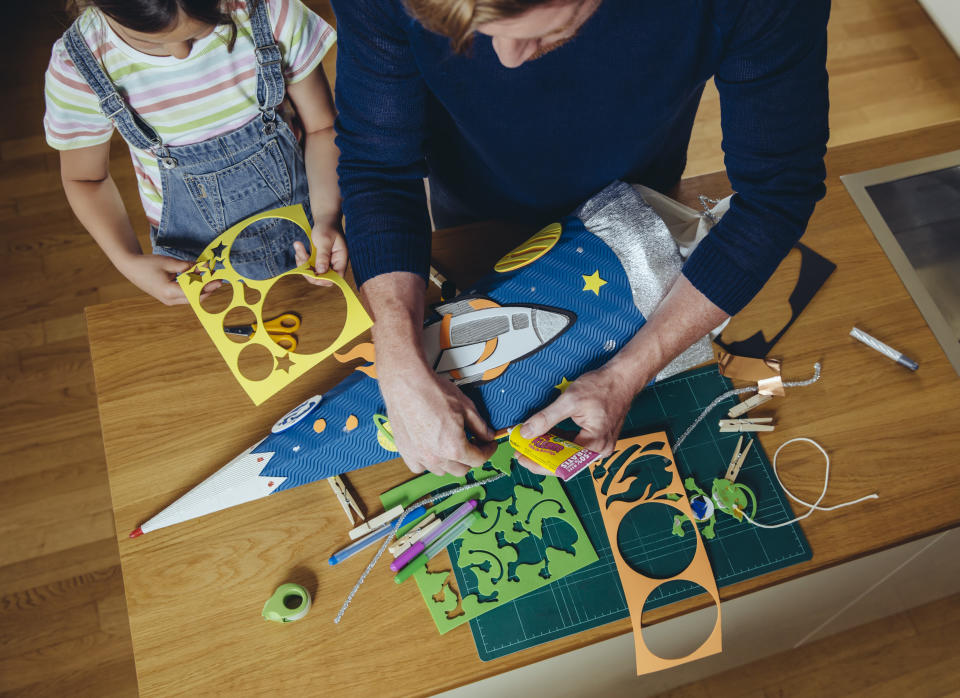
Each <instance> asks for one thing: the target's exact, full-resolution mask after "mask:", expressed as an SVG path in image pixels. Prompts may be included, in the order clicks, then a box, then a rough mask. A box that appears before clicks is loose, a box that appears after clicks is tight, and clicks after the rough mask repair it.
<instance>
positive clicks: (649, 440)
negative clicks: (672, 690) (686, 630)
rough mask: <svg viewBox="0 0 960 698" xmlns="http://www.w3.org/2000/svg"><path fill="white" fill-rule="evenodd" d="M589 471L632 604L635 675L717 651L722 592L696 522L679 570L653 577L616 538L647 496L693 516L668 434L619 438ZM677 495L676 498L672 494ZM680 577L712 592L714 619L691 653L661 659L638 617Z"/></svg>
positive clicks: (659, 433) (604, 523)
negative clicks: (686, 560) (687, 558)
mask: <svg viewBox="0 0 960 698" xmlns="http://www.w3.org/2000/svg"><path fill="white" fill-rule="evenodd" d="M591 475H593V477H592V478H591V479H592V480H593V484H594V487H595V488H596V491H597V500H598V501H599V503H600V514H601V515H602V517H603V525H604V527H605V528H606V531H607V538H609V540H610V549H611V550H612V551H613V559H614V560H616V563H617V572H618V573H619V574H620V581H621V583H622V584H623V593H624V595H625V596H626V599H627V607H628V608H629V609H630V621H631V623H632V624H633V637H634V646H635V648H636V655H637V676H640V675H643V674H649V673H652V672H654V671H661V670H662V669H669V668H671V667H675V666H678V665H680V664H685V663H687V662H691V661H693V660H695V659H701V658H703V657H708V656H710V655H712V654H717V653H719V652H720V650H721V636H720V595H719V594H718V593H717V582H716V579H714V576H713V569H712V568H711V567H710V560H709V559H708V558H707V550H706V548H705V547H704V545H703V540H702V539H701V538H700V531H699V530H698V529H697V526H696V524H694V526H693V532H694V535H695V536H696V538H697V549H696V552H695V553H694V555H693V560H691V562H690V564H689V565H688V566H687V567H686V569H684V570H683V571H682V572H679V573H678V574H676V575H674V576H672V577H669V578H667V579H653V578H650V577H647V576H645V575H643V574H640V573H639V572H637V571H636V570H635V569H634V568H633V567H631V566H630V565H629V564H627V562H626V561H625V560H624V559H623V555H622V554H621V553H620V546H619V545H618V543H617V532H618V530H619V529H620V525H621V523H622V522H623V520H624V518H625V517H626V515H627V514H628V513H630V512H631V511H632V510H633V509H634V508H635V507H638V506H644V505H646V504H648V503H651V502H656V503H657V504H663V505H666V506H669V507H672V508H674V509H676V510H677V512H678V513H680V514H685V515H686V516H687V517H688V518H689V519H690V521H696V519H695V518H694V516H693V511H692V510H691V508H690V502H689V501H688V500H687V495H686V492H685V491H684V489H683V483H682V482H681V481H680V474H679V473H678V472H677V465H676V463H675V462H674V458H673V451H672V450H671V449H670V445H669V442H668V441H667V435H666V434H665V433H664V432H662V431H661V432H656V433H653V434H647V435H645V436H636V437H633V438H630V439H621V440H620V441H618V442H617V447H616V450H615V451H614V452H613V455H611V456H610V457H609V458H606V459H605V460H603V461H602V462H601V463H599V464H597V465H595V466H593V468H592V472H591ZM667 480H669V484H667V485H666V486H663V483H664V482H666V481H667ZM676 496H679V498H678V499H671V498H670V497H676ZM678 580H680V581H687V582H693V583H694V584H699V585H700V586H701V587H702V588H704V589H705V590H706V591H707V593H708V594H710V596H712V597H713V600H714V603H716V604H717V622H716V624H715V625H714V627H713V630H712V631H711V632H710V635H709V637H707V639H706V640H705V641H704V642H703V644H702V645H700V647H698V648H697V649H696V650H694V651H693V652H691V653H690V654H689V655H687V656H686V657H680V658H678V659H664V658H663V657H658V656H657V655H655V654H654V653H653V652H651V651H650V649H649V648H648V647H647V645H646V642H644V639H643V632H642V629H641V622H640V620H641V616H642V614H643V606H644V604H645V603H646V601H647V598H648V597H649V596H650V594H652V593H653V591H654V590H655V589H656V588H657V587H659V586H661V585H662V584H666V583H668V582H672V581H678Z"/></svg>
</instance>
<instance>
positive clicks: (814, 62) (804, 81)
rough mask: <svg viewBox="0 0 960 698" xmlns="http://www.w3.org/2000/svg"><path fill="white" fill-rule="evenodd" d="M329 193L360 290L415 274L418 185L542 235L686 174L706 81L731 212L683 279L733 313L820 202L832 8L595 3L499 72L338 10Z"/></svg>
mask: <svg viewBox="0 0 960 698" xmlns="http://www.w3.org/2000/svg"><path fill="white" fill-rule="evenodd" d="M333 4H334V9H335V10H336V15H337V30H338V34H339V46H338V55H337V85H336V100H337V108H338V109H339V117H338V121H337V133H338V135H337V145H338V146H339V148H340V165H339V174H340V187H341V191H342V194H343V209H344V214H345V216H346V233H347V243H348V246H349V250H350V257H351V260H352V263H353V268H354V273H355V275H356V279H357V283H358V284H362V283H363V282H364V281H366V280H367V279H369V278H371V277H373V276H376V275H378V274H383V273H387V272H392V271H409V272H414V273H417V274H420V275H421V276H424V277H426V275H427V271H428V265H429V256H430V227H429V222H428V217H427V209H426V201H425V197H424V191H423V185H422V182H421V179H422V178H423V177H424V176H427V175H429V176H430V178H431V182H436V183H437V186H442V187H443V188H444V189H446V190H447V191H449V192H451V193H453V194H454V196H456V197H457V198H459V199H461V200H462V201H463V202H465V203H466V204H467V205H468V206H469V208H470V209H471V210H474V211H480V212H482V213H483V215H484V216H486V217H488V218H490V219H512V220H520V221H528V222H530V223H532V224H534V225H545V224H547V223H550V222H552V221H553V220H554V219H555V218H557V217H559V216H562V215H565V214H567V213H569V212H570V211H571V210H573V208H574V207H575V206H577V205H578V204H580V203H582V202H583V201H585V200H586V199H588V198H589V197H590V196H591V195H593V194H594V193H596V192H597V191H599V190H601V189H603V188H604V187H605V186H606V185H607V184H609V183H610V182H611V181H613V180H615V179H623V180H626V181H629V182H639V183H642V184H647V185H649V186H651V187H654V188H656V189H659V190H661V191H662V190H665V189H668V188H670V187H671V186H673V185H674V184H675V183H676V182H677V181H678V180H679V178H680V175H681V174H682V172H683V169H684V166H685V163H686V150H687V144H688V141H689V139H690V131H691V127H692V124H693V119H694V114H695V113H696V109H697V105H698V104H699V101H700V94H701V91H702V89H703V85H704V83H705V81H706V80H708V79H709V78H710V77H711V76H713V77H715V79H716V85H717V89H718V90H719V93H720V104H721V123H722V127H723V143H722V146H723V150H724V154H725V163H726V167H727V174H728V176H729V178H730V183H731V185H732V187H733V189H734V191H735V192H736V195H735V197H734V199H733V203H732V206H731V208H730V211H729V212H728V213H727V214H726V215H725V216H724V217H723V218H722V220H721V221H720V223H719V224H718V225H717V226H715V227H714V228H713V230H712V231H711V232H710V234H709V235H708V236H707V238H706V239H704V240H703V241H702V242H701V243H700V245H699V246H698V247H697V249H696V251H695V252H694V253H693V255H691V257H690V259H689V260H688V261H687V263H686V265H685V266H684V269H683V273H684V275H685V276H686V277H687V278H688V279H689V280H690V282H691V283H692V284H693V285H694V286H695V287H696V288H697V289H699V290H700V292H701V293H703V294H704V295H705V296H706V297H707V298H709V299H710V300H711V301H713V302H714V303H715V304H716V305H718V306H719V307H720V308H722V309H723V310H725V311H726V312H728V313H731V314H733V313H736V312H737V311H739V310H740V309H741V308H742V307H743V306H744V305H746V304H747V302H749V301H750V299H751V298H753V296H754V295H755V294H756V293H757V292H758V291H759V290H760V288H761V287H762V286H763V284H764V283H765V282H766V280H767V279H768V278H769V277H770V275H771V274H772V273H773V271H774V270H775V269H776V267H777V265H778V264H779V263H780V261H781V260H782V259H783V258H784V257H785V256H786V254H787V253H788V252H789V251H790V248H791V247H792V246H793V244H794V243H795V242H796V240H797V239H798V238H799V237H800V236H801V235H802V234H803V231H804V228H805V227H806V224H807V221H808V219H809V218H810V215H811V214H812V212H813V208H814V204H815V202H816V201H817V200H819V199H820V198H821V197H822V196H823V194H824V187H823V180H824V177H825V172H824V167H823V155H824V152H825V148H826V142H827V137H828V124H827V111H828V96H827V72H826V68H825V62H826V49H827V42H826V25H827V17H828V15H829V11H830V2H829V0H668V1H665V0H603V2H602V3H601V4H600V6H599V8H598V9H597V11H596V12H595V13H594V14H593V15H592V16H591V17H590V18H589V19H588V20H587V22H586V23H585V24H584V25H583V26H582V27H581V28H580V31H579V32H578V33H577V35H576V37H574V38H573V39H572V40H571V41H569V42H568V43H566V44H564V45H562V46H560V47H558V48H557V49H555V50H553V51H551V52H549V53H547V54H546V55H544V56H542V57H540V58H538V59H537V60H535V61H532V62H527V63H524V64H523V65H521V66H520V67H518V68H513V69H510V68H505V67H503V66H502V65H501V64H500V62H499V60H498V59H497V57H496V54H495V53H494V52H493V48H492V46H491V40H490V38H489V37H487V36H483V35H480V34H478V35H476V37H475V39H474V42H473V46H472V49H471V51H470V52H469V53H468V54H467V55H463V56H460V55H456V54H454V53H453V52H452V51H451V50H450V46H449V41H448V40H447V39H446V38H444V37H440V36H437V35H435V34H432V33H430V32H428V31H427V30H426V29H424V28H423V27H422V26H421V25H419V24H418V23H417V22H416V21H414V20H413V19H411V18H410V17H409V16H408V15H407V13H406V12H405V10H404V8H403V3H402V0H334V3H333Z"/></svg>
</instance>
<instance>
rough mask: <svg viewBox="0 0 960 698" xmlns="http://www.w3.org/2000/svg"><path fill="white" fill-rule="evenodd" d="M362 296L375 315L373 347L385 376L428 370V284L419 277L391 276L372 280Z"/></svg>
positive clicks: (386, 275)
mask: <svg viewBox="0 0 960 698" xmlns="http://www.w3.org/2000/svg"><path fill="white" fill-rule="evenodd" d="M360 294H361V296H362V297H363V300H364V302H365V303H366V305H367V309H368V310H369V311H370V312H371V314H372V315H373V320H374V325H373V330H372V332H373V343H374V346H375V347H376V352H377V365H378V366H379V367H381V368H383V369H384V371H383V372H382V373H381V375H390V373H391V372H392V371H395V370H399V369H402V368H419V367H422V366H425V365H426V364H425V359H424V356H423V345H422V343H421V336H422V332H423V305H424V284H423V279H421V278H420V277H419V276H418V275H416V274H411V273H409V272H400V271H398V272H391V273H389V274H380V275H379V276H375V277H373V278H372V279H369V280H368V281H367V282H366V283H364V284H363V286H361V287H360Z"/></svg>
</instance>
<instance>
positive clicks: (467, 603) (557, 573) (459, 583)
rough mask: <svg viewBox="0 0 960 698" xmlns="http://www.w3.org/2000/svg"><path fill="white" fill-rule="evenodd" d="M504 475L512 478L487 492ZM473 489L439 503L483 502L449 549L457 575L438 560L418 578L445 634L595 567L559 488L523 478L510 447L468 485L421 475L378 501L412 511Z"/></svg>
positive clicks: (465, 480) (548, 480)
mask: <svg viewBox="0 0 960 698" xmlns="http://www.w3.org/2000/svg"><path fill="white" fill-rule="evenodd" d="M501 472H505V473H507V477H504V478H501V479H499V480H497V481H496V482H491V483H489V484H488V485H486V486H484V485H483V481H484V480H486V479H488V478H490V477H493V476H496V475H499V474H500V473H501ZM470 482H477V483H478V486H477V489H476V490H469V491H466V492H463V493H461V494H457V495H453V496H452V497H451V498H450V499H452V500H454V501H453V502H449V501H447V500H444V501H443V502H442V506H443V507H444V508H445V509H449V508H450V507H452V506H455V505H458V504H460V503H461V502H463V501H466V500H467V499H471V498H477V499H479V500H480V504H479V506H478V510H479V512H480V516H479V517H478V518H477V522H476V523H475V524H474V525H473V526H472V527H471V529H470V530H469V531H468V532H467V534H466V535H464V536H463V537H462V538H458V539H457V540H455V541H454V542H453V543H452V544H451V547H450V548H449V549H448V550H450V558H451V562H453V564H454V565H455V566H456V568H457V569H456V570H449V569H445V567H444V566H445V565H446V560H445V559H443V558H442V557H437V558H434V559H433V560H432V561H431V563H430V564H429V565H428V566H427V567H426V568H423V569H421V570H419V571H417V572H416V573H415V574H414V575H413V578H414V579H415V580H416V581H417V586H418V587H419V589H420V593H421V595H422V596H423V600H424V603H426V605H427V609H428V610H429V611H430V615H431V617H432V618H433V620H434V623H435V624H436V626H437V630H439V631H440V633H441V634H442V633H445V632H447V631H449V630H452V629H453V628H455V627H457V626H458V625H461V624H463V623H465V622H467V621H468V620H470V619H471V618H476V617H477V616H479V615H482V614H483V613H485V612H487V611H490V610H493V609H495V608H498V607H499V606H500V605H501V604H504V603H507V602H509V601H512V600H513V599H516V598H518V597H519V596H522V595H524V594H527V593H529V592H531V591H534V590H536V589H539V588H541V587H543V586H546V585H547V584H550V583H551V582H553V581H556V580H557V579H560V578H562V577H564V576H566V575H568V574H570V573H571V572H575V571H576V570H579V569H581V568H582V567H586V566H587V565H589V564H592V563H594V562H596V561H597V553H596V551H595V550H594V548H593V545H591V543H590V539H589V538H588V536H587V533H586V531H585V530H584V528H583V525H582V524H581V523H580V520H579V519H578V518H577V515H576V513H575V512H574V510H573V507H572V506H571V504H570V500H569V498H568V497H567V494H566V492H565V491H564V490H563V486H562V485H561V483H560V480H558V479H557V478H556V477H552V476H550V477H545V476H541V475H533V474H531V473H529V472H527V471H526V470H524V469H523V468H522V466H520V465H519V464H517V463H516V462H515V461H514V460H513V447H512V446H510V444H509V442H507V441H506V440H504V441H503V442H502V443H501V444H500V446H499V448H498V449H497V451H496V453H494V455H493V457H492V458H491V459H490V461H489V462H488V463H485V464H484V466H483V467H482V468H474V469H473V470H471V471H470V472H469V473H467V475H466V476H465V477H462V478H455V477H453V476H450V475H445V476H442V477H439V476H436V475H432V474H427V475H421V476H420V477H418V478H415V479H413V480H411V481H409V482H407V483H404V484H403V485H400V486H399V487H395V488H394V489H392V490H390V491H389V492H385V493H384V494H382V495H381V496H380V501H381V503H382V504H383V506H384V508H385V509H389V508H390V507H392V506H395V505H397V504H403V505H404V506H407V505H409V504H410V503H411V502H415V501H417V500H419V499H421V498H422V497H424V496H425V495H427V494H429V493H430V492H433V491H436V490H437V489H439V488H451V487H458V486H461V485H465V484H469V483H470ZM461 587H465V588H466V589H468V590H469V593H466V594H464V593H463V591H464V589H462V588H461Z"/></svg>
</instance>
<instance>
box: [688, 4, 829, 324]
mask: <svg viewBox="0 0 960 698" xmlns="http://www.w3.org/2000/svg"><path fill="white" fill-rule="evenodd" d="M730 4H733V3H730ZM737 4H739V5H740V7H739V9H738V11H737V13H736V16H734V17H730V16H729V14H730V13H727V16H726V17H725V18H724V19H722V20H721V21H724V20H728V21H729V22H730V26H729V28H728V29H726V30H723V29H722V31H725V33H726V34H727V36H728V39H727V41H726V48H725V52H724V56H723V58H722V59H721V61H720V64H719V67H718V69H717V72H716V76H715V81H716V85H717V90H718V91H719V93H720V107H721V125H722V128H723V151H724V162H725V164H726V168H727V176H728V177H729V179H730V184H731V186H732V187H733V190H734V192H736V193H735V195H734V197H733V200H732V202H731V206H730V210H729V211H728V212H727V213H726V215H724V216H723V218H722V219H721V220H720V222H719V223H718V224H717V225H716V226H714V228H713V229H712V230H711V231H710V234H709V235H707V237H706V238H704V240H703V241H702V242H701V243H700V245H699V246H698V247H697V249H696V250H695V251H694V253H693V254H692V255H691V256H690V259H689V260H688V261H687V263H686V265H685V266H684V269H683V273H684V275H685V276H686V277H687V279H689V281H690V282H691V283H692V284H693V285H694V286H695V287H696V288H697V289H698V290H699V291H700V292H701V293H703V294H704V295H705V296H706V297H707V298H709V299H710V300H711V301H712V302H713V303H714V304H716V305H717V306H719V307H720V308H722V309H723V310H724V311H726V312H727V313H730V314H731V315H732V314H734V313H737V312H739V311H740V310H741V309H742V308H743V307H744V306H745V305H746V304H747V303H748V302H749V301H750V300H751V299H752V298H753V297H754V296H755V295H756V294H757V293H758V292H759V291H760V289H761V288H762V287H763V285H764V284H765V283H766V282H767V279H769V278H770V276H771V275H772V274H773V272H774V271H775V270H776V268H777V266H778V265H779V264H780V262H781V261H782V260H783V258H784V257H785V256H786V255H787V253H788V252H789V251H790V249H791V248H792V247H793V245H794V244H795V243H796V241H797V240H798V239H799V238H800V236H801V235H803V232H804V230H805V229H806V225H807V222H808V221H809V219H810V216H811V214H812V213H813V208H814V205H815V204H816V202H817V201H818V200H820V199H821V198H823V195H824V193H825V188H824V185H823V181H824V179H825V177H826V171H825V169H824V164H823V156H824V153H825V152H826V143H827V139H828V137H829V125H828V119H827V114H828V107H829V98H828V93H827V70H826V55H827V31H826V29H827V18H828V16H829V14H830V1H829V0H777V1H776V2H771V0H746V1H745V2H741V3H737Z"/></svg>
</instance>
